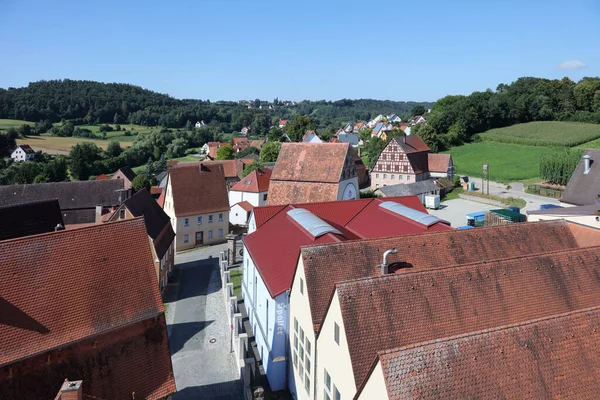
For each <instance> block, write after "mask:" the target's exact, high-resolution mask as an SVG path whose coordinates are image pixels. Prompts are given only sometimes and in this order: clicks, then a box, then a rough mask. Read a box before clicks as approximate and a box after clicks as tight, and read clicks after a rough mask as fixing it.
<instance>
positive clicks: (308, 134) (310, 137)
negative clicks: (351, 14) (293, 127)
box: [302, 131, 323, 143]
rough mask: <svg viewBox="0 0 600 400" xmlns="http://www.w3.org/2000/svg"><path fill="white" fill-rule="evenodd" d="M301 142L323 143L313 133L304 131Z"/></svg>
mask: <svg viewBox="0 0 600 400" xmlns="http://www.w3.org/2000/svg"><path fill="white" fill-rule="evenodd" d="M302 142H303V143H323V141H322V140H321V138H320V137H319V136H317V134H316V133H315V131H305V132H304V135H303V136H302Z"/></svg>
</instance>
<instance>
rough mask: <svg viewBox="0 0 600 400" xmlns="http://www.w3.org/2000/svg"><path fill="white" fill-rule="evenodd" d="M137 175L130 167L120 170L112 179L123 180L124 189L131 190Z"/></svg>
mask: <svg viewBox="0 0 600 400" xmlns="http://www.w3.org/2000/svg"><path fill="white" fill-rule="evenodd" d="M136 176H137V174H136V173H135V172H133V170H132V169H131V168H129V167H123V168H119V169H118V170H117V172H115V174H114V175H113V176H112V178H110V179H121V180H122V181H123V188H124V189H131V184H132V183H133V180H134V179H135V177H136Z"/></svg>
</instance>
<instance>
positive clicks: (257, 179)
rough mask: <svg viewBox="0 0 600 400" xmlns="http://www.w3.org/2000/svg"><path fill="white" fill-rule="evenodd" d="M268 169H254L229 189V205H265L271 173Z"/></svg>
mask: <svg viewBox="0 0 600 400" xmlns="http://www.w3.org/2000/svg"><path fill="white" fill-rule="evenodd" d="M272 172H273V171H272V170H271V169H268V168H264V169H260V168H259V169H255V170H254V171H252V172H251V173H249V174H248V175H246V177H244V178H243V179H242V180H241V181H239V182H238V183H236V184H235V185H233V186H232V187H231V189H229V205H230V206H232V207H233V205H234V204H237V203H240V202H242V201H247V202H248V203H250V204H251V205H252V206H253V207H261V206H265V205H267V198H268V193H269V183H270V182H271V173H272Z"/></svg>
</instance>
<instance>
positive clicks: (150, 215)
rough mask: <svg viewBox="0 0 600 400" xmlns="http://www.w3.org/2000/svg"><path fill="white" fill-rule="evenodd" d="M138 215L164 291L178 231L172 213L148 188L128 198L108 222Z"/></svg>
mask: <svg viewBox="0 0 600 400" xmlns="http://www.w3.org/2000/svg"><path fill="white" fill-rule="evenodd" d="M138 217H143V218H144V223H145V225H146V232H147V233H148V239H149V240H150V243H151V244H152V246H151V249H152V259H153V260H154V269H155V270H156V278H157V284H158V288H159V289H160V290H161V291H162V290H163V289H164V288H165V286H166V285H167V281H168V279H169V276H170V275H171V273H172V272H173V267H174V265H175V243H174V242H175V232H173V228H172V226H171V220H170V218H169V216H168V215H167V214H166V213H165V212H164V211H163V209H162V208H161V207H160V206H159V205H158V203H157V202H156V200H154V198H153V197H152V196H151V195H150V193H149V192H148V191H147V190H146V189H143V190H140V191H138V192H137V193H136V194H134V195H133V196H131V197H130V198H128V199H127V200H125V201H124V202H123V204H121V206H119V208H117V210H116V211H115V212H114V213H113V215H112V217H110V219H109V222H114V221H122V220H127V219H132V218H138Z"/></svg>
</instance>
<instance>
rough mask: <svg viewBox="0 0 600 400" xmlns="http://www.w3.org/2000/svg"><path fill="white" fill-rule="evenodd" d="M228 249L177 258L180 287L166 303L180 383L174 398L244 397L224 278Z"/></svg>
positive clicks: (216, 399)
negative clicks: (222, 259)
mask: <svg viewBox="0 0 600 400" xmlns="http://www.w3.org/2000/svg"><path fill="white" fill-rule="evenodd" d="M225 248H226V245H219V246H211V247H209V248H203V249H198V250H194V251H190V252H186V253H183V254H178V255H177V256H176V257H175V262H176V264H177V267H178V268H179V271H178V278H177V280H178V282H179V285H175V286H174V287H172V288H171V287H170V288H169V290H174V291H175V292H174V295H173V296H172V298H173V301H170V302H168V303H167V307H168V309H169V311H168V315H167V324H168V330H169V345H170V347H171V359H172V362H173V373H174V375H175V384H176V385H177V393H175V394H174V395H173V400H188V399H200V400H203V399H214V400H229V399H235V400H238V399H242V386H241V382H240V379H239V370H238V368H237V364H236V362H235V356H234V354H235V353H232V352H230V335H231V330H230V323H229V321H228V319H227V314H226V309H225V301H224V300H223V293H222V288H221V277H220V274H219V264H218V254H219V252H220V251H222V250H223V249H225ZM209 257H212V258H209Z"/></svg>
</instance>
